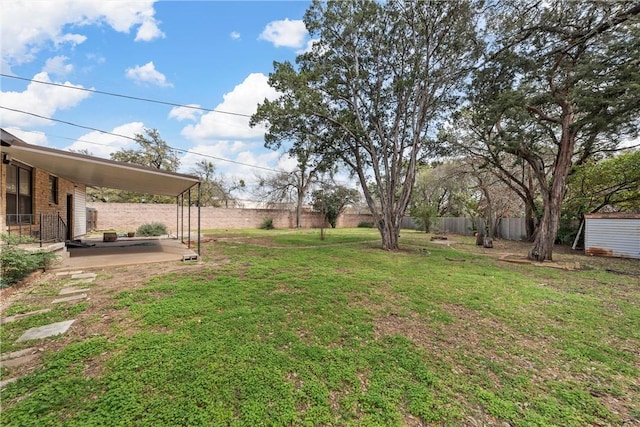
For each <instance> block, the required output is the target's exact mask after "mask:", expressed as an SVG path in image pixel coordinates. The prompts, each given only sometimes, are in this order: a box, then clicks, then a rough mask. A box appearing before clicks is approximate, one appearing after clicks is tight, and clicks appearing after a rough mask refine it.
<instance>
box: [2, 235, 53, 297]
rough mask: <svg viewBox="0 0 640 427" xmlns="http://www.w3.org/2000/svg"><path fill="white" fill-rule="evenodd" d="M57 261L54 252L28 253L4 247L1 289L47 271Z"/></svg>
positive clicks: (13, 247) (11, 247) (7, 246)
mask: <svg viewBox="0 0 640 427" xmlns="http://www.w3.org/2000/svg"><path fill="white" fill-rule="evenodd" d="M55 259H56V254H55V253H53V252H48V251H26V250H24V249H20V248H17V247H15V246H9V245H3V246H2V248H1V249H0V266H1V267H0V271H1V272H2V275H1V278H0V287H3V288H4V287H7V286H11V285H13V284H15V283H17V282H19V281H20V280H22V279H23V278H24V277H26V276H27V275H28V274H30V273H32V272H34V271H36V270H38V269H41V268H44V269H46V268H47V267H49V266H50V265H51V264H52V263H53V261H54V260H55Z"/></svg>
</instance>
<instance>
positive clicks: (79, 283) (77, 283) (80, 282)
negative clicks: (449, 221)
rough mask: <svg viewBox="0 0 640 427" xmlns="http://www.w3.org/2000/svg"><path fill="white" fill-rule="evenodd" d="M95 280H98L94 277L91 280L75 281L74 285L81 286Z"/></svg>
mask: <svg viewBox="0 0 640 427" xmlns="http://www.w3.org/2000/svg"><path fill="white" fill-rule="evenodd" d="M95 280H96V279H95V277H92V278H90V279H73V283H72V285H81V284H83V283H93V282H94V281H95Z"/></svg>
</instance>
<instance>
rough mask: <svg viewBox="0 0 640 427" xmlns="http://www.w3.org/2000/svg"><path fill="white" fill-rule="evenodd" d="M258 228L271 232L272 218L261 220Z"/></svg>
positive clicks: (272, 227)
mask: <svg viewBox="0 0 640 427" xmlns="http://www.w3.org/2000/svg"><path fill="white" fill-rule="evenodd" d="M260 228H261V229H263V230H273V229H274V228H275V227H274V226H273V218H271V217H266V218H265V219H263V220H262V224H260Z"/></svg>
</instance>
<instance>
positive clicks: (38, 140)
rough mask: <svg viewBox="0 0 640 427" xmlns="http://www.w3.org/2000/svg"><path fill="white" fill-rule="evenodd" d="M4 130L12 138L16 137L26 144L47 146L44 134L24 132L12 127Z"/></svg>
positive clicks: (47, 142)
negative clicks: (12, 136)
mask: <svg viewBox="0 0 640 427" xmlns="http://www.w3.org/2000/svg"><path fill="white" fill-rule="evenodd" d="M5 130H6V131H7V132H9V133H10V134H12V135H14V136H17V137H18V138H20V139H21V140H23V141H24V142H26V143H27V144H33V145H40V146H47V145H49V141H48V140H47V135H46V134H45V133H44V132H37V131H26V130H22V129H18V128H13V127H7V128H5Z"/></svg>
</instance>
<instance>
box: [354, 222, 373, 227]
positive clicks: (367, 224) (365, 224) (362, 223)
mask: <svg viewBox="0 0 640 427" xmlns="http://www.w3.org/2000/svg"><path fill="white" fill-rule="evenodd" d="M358 228H373V223H372V222H365V221H363V222H361V223H359V224H358Z"/></svg>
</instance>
